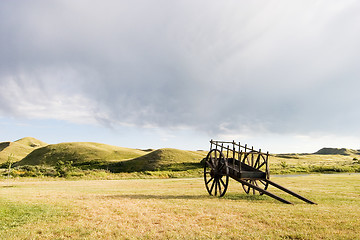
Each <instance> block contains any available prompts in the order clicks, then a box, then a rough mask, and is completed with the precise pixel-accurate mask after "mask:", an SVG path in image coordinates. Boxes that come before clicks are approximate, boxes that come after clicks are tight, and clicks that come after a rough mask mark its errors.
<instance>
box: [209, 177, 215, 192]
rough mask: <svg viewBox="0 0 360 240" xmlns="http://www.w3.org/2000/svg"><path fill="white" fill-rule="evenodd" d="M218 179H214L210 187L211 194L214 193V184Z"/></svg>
mask: <svg viewBox="0 0 360 240" xmlns="http://www.w3.org/2000/svg"><path fill="white" fill-rule="evenodd" d="M215 182H216V179H214V181H213V183H212V184H211V188H210V194H212V191H213V188H214V185H215Z"/></svg>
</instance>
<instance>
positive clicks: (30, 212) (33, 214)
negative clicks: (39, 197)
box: [0, 199, 62, 232]
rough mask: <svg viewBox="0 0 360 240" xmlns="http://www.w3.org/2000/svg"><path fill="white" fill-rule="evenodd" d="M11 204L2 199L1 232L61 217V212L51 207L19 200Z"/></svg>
mask: <svg viewBox="0 0 360 240" xmlns="http://www.w3.org/2000/svg"><path fill="white" fill-rule="evenodd" d="M14 200H16V202H9V201H4V200H3V199H0V231H1V232H6V231H7V230H12V229H17V228H19V227H22V226H24V225H26V224H34V223H37V224H40V222H43V221H46V222H48V221H53V220H56V219H57V218H58V217H59V216H61V215H62V214H61V212H60V211H59V210H58V209H56V208H54V207H53V206H49V205H41V204H40V205H39V204H36V203H30V204H29V203H22V202H19V199H14Z"/></svg>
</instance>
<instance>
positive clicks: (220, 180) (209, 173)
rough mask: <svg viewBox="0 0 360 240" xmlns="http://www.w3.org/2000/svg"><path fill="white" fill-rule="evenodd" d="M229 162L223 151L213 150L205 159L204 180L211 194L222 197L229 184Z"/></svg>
mask: <svg viewBox="0 0 360 240" xmlns="http://www.w3.org/2000/svg"><path fill="white" fill-rule="evenodd" d="M228 171H229V169H228V163H227V159H225V157H224V155H223V153H222V152H220V151H219V150H217V149H213V150H211V151H210V152H209V153H208V155H207V156H206V159H205V164H204V181H205V186H206V190H207V191H208V193H209V194H210V195H211V196H219V197H222V196H224V194H225V193H226V190H227V188H228V184H229V174H228Z"/></svg>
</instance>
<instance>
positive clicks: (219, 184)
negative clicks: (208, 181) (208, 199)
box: [218, 178, 221, 195]
mask: <svg viewBox="0 0 360 240" xmlns="http://www.w3.org/2000/svg"><path fill="white" fill-rule="evenodd" d="M219 180H221V178H219V179H218V186H219V195H221V184H220V181H219Z"/></svg>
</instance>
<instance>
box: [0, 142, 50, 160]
mask: <svg viewBox="0 0 360 240" xmlns="http://www.w3.org/2000/svg"><path fill="white" fill-rule="evenodd" d="M46 145H47V143H44V142H42V141H40V140H37V139H35V138H31V137H25V138H22V139H19V140H17V141H15V142H2V143H0V163H4V162H6V161H7V160H8V157H9V156H10V155H11V156H12V161H14V162H16V161H20V160H21V159H22V158H24V157H25V156H26V155H28V154H29V153H31V152H32V151H33V150H34V149H37V148H39V147H43V146H46Z"/></svg>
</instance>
